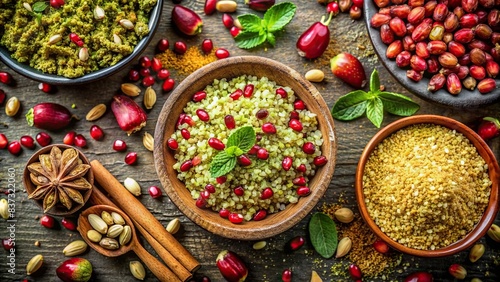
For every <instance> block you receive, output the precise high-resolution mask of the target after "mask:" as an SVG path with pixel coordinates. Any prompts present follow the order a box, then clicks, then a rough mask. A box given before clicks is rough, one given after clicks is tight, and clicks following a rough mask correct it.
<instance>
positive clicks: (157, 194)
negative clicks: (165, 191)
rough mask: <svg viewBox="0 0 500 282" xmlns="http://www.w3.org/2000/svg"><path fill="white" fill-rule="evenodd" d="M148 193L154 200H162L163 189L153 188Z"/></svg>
mask: <svg viewBox="0 0 500 282" xmlns="http://www.w3.org/2000/svg"><path fill="white" fill-rule="evenodd" d="M148 191H149V195H151V197H152V198H153V199H157V198H160V197H161V195H162V192H161V189H160V188H159V187H158V186H151V187H149V189H148Z"/></svg>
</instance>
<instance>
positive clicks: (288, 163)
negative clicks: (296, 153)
mask: <svg viewBox="0 0 500 282" xmlns="http://www.w3.org/2000/svg"><path fill="white" fill-rule="evenodd" d="M292 164H293V159H292V158H291V157H284V158H283V161H282V162H281V166H282V167H283V169H284V170H286V171H289V170H290V168H292Z"/></svg>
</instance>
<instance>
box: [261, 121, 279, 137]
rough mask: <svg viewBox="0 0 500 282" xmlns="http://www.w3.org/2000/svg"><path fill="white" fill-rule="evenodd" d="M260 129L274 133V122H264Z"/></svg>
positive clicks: (267, 132)
mask: <svg viewBox="0 0 500 282" xmlns="http://www.w3.org/2000/svg"><path fill="white" fill-rule="evenodd" d="M262 131H263V132H264V133H266V134H275V133H276V127H274V124H272V123H270V122H266V123H264V124H263V125H262Z"/></svg>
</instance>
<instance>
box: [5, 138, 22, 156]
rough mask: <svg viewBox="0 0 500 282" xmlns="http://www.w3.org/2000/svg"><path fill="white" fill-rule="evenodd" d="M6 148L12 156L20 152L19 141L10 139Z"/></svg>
mask: <svg viewBox="0 0 500 282" xmlns="http://www.w3.org/2000/svg"><path fill="white" fill-rule="evenodd" d="M7 150H8V151H9V153H11V154H12V155H14V156H17V155H19V154H20V153H21V150H22V148H21V143H19V142H18V141H12V142H10V143H9V146H8V147H7Z"/></svg>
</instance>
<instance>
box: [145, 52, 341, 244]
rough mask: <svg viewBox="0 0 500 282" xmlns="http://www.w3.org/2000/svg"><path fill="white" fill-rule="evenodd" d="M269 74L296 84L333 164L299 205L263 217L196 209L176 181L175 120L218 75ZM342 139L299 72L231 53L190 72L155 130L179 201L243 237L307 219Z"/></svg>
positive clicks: (214, 226) (222, 231)
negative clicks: (232, 218)
mask: <svg viewBox="0 0 500 282" xmlns="http://www.w3.org/2000/svg"><path fill="white" fill-rule="evenodd" d="M244 74H247V75H255V76H257V77H263V76H265V77H268V78H269V79H270V80H273V81H275V82H276V83H278V84H279V85H283V86H289V87H291V88H292V89H293V90H294V92H295V94H296V95H297V96H298V97H299V98H300V99H302V100H303V101H304V102H305V103H306V105H307V107H308V109H309V110H310V111H312V112H313V113H316V114H317V116H318V121H319V128H320V130H321V132H322V135H323V140H324V142H323V146H322V147H321V150H322V154H323V155H324V156H326V157H327V158H328V163H327V164H326V165H325V166H323V167H321V168H319V170H318V171H317V172H316V175H315V176H314V178H313V179H312V180H311V182H310V184H309V187H310V188H311V190H312V192H311V194H310V195H309V196H307V197H301V198H300V200H299V201H298V203H296V204H288V206H287V207H286V208H285V210H283V211H280V212H277V213H274V214H271V215H268V216H267V217H266V218H265V219H263V220H261V221H248V222H244V223H243V224H233V223H231V222H229V220H227V219H224V218H221V217H220V216H219V214H218V213H217V212H214V211H212V210H209V209H200V208H198V207H196V205H195V200H193V199H192V197H191V194H190V192H189V191H188V189H187V188H186V187H185V186H184V184H183V183H182V182H181V181H179V180H178V179H177V172H176V171H175V170H174V169H173V168H172V165H173V164H174V163H175V162H176V161H175V159H174V156H173V154H172V151H171V150H170V149H169V148H168V147H167V145H166V142H167V140H168V138H170V136H171V134H172V133H173V132H174V129H175V123H176V120H177V118H178V117H179V114H180V113H181V112H182V111H183V108H184V106H185V105H186V104H187V102H188V101H190V100H191V98H192V96H193V94H195V93H196V92H197V91H199V90H201V89H204V88H205V87H206V86H207V85H209V84H212V83H213V80H214V79H221V78H233V77H237V76H241V75H244ZM336 152H337V143H336V135H335V128H334V124H333V119H332V117H331V114H330V110H329V109H328V106H327V105H326V103H325V101H324V100H323V98H322V97H321V94H320V93H319V92H318V90H316V88H315V87H314V86H312V84H311V83H309V82H308V81H306V80H305V79H304V78H303V76H302V75H301V74H299V73H298V72H296V71H295V70H293V69H291V68H289V67H287V66H285V65H283V64H281V63H278V62H276V61H273V60H271V59H267V58H263V57H255V56H244V57H232V58H228V59H224V60H220V61H216V62H214V63H211V64H209V65H207V66H205V67H203V68H201V69H199V70H198V71H196V72H194V73H193V74H191V75H190V76H188V77H187V78H186V79H185V80H184V81H183V82H182V83H181V84H179V86H178V87H177V88H176V89H175V90H174V92H172V94H170V97H169V98H168V100H167V101H166V102H165V104H164V105H163V109H162V111H161V113H160V116H159V118H158V122H157V124H156V130H155V148H154V159H155V166H156V171H157V173H158V176H159V178H160V181H161V183H162V185H163V188H164V189H165V191H166V193H167V194H168V196H169V197H170V199H172V201H173V202H174V204H176V205H177V207H178V208H179V209H180V210H181V211H182V212H183V213H184V214H185V215H186V216H187V217H188V218H190V219H191V220H192V221H194V222H195V223H196V224H198V225H200V226H201V227H203V228H205V229H206V230H208V231H210V232H212V233H215V234H217V235H220V236H223V237H226V238H232V239H240V240H259V239H263V238H268V237H271V236H274V235H276V234H279V233H281V232H284V231H285V230H287V229H289V228H291V227H292V226H294V225H295V224H297V223H298V222H299V221H300V220H302V219H303V218H304V217H305V216H306V215H307V214H308V213H309V212H310V211H311V210H312V209H313V208H314V206H315V205H316V204H317V202H318V200H319V199H320V198H321V197H322V196H323V194H324V193H325V191H326V189H327V188H328V185H329V184H330V180H331V178H332V176H333V172H334V168H335V161H336Z"/></svg>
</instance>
